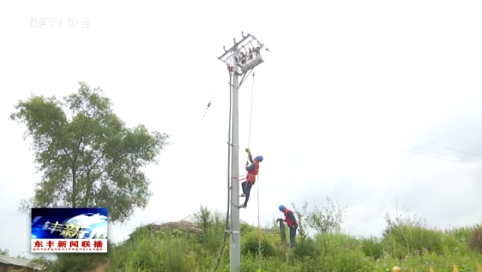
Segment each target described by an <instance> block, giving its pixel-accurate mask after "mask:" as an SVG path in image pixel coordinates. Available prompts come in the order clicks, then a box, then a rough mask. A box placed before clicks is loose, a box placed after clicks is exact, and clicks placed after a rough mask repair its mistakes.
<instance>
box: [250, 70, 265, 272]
mask: <svg viewBox="0 0 482 272" xmlns="http://www.w3.org/2000/svg"><path fill="white" fill-rule="evenodd" d="M254 76H255V71H254V70H253V83H252V87H251V110H250V114H249V134H248V149H249V148H250V145H251V123H252V119H253V96H254ZM247 156H248V159H247V161H249V153H248V155H247ZM256 179H257V180H258V186H257V188H256V190H257V194H258V261H259V263H258V264H259V269H261V262H260V261H261V257H262V255H261V221H260V218H259V174H258V175H257V178H256Z"/></svg>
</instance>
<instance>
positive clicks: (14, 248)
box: [0, 0, 482, 256]
mask: <svg viewBox="0 0 482 272" xmlns="http://www.w3.org/2000/svg"><path fill="white" fill-rule="evenodd" d="M7 3H8V4H7ZM296 3H297V4H293V2H287V1H262V2H260V1H243V2H232V1H184V2H175V1H162V2H159V1H157V2H155V1H140V2H136V3H134V2H132V1H131V2H127V1H115V2H114V1H109V0H106V1H101V2H98V1H96V2H94V1H82V2H71V1H69V3H67V2H65V1H42V2H38V1H17V2H2V3H1V4H0V33H1V35H2V39H1V40H2V42H1V43H0V60H1V61H0V88H1V89H2V91H1V92H0V122H1V123H0V124H1V126H2V128H3V129H2V131H4V132H3V133H2V135H1V137H2V140H1V141H0V150H1V151H2V156H1V157H0V165H2V171H0V199H2V201H1V202H2V204H0V218H2V219H1V220H2V224H1V225H0V233H2V239H1V242H0V248H6V249H9V250H10V253H11V255H13V256H17V255H19V254H23V255H28V254H27V253H28V252H29V251H30V239H29V237H30V233H29V232H30V223H29V220H30V218H29V215H26V214H22V213H20V212H18V211H17V208H18V206H19V201H20V200H21V199H24V198H28V197H31V196H32V195H33V188H34V184H35V182H38V181H39V178H40V173H37V172H36V169H35V164H34V160H33V153H32V151H31V150H30V143H31V142H30V140H28V139H27V140H24V139H23V137H22V136H23V133H24V131H25V126H23V125H21V124H17V123H15V122H13V121H9V120H8V118H9V115H10V113H12V112H13V110H14V108H13V107H14V104H15V103H17V102H18V101H19V100H20V99H27V98H28V97H29V96H30V95H31V94H36V95H44V96H56V97H58V98H61V97H64V96H66V95H69V94H71V93H73V92H76V91H77V88H78V82H79V81H84V82H86V83H88V84H89V85H90V86H91V87H92V88H95V87H99V88H101V89H102V90H103V91H104V93H105V95H106V96H107V97H109V98H110V99H111V100H112V103H113V108H114V111H115V113H116V114H117V115H118V116H120V118H121V119H122V120H123V121H125V122H126V124H127V125H128V126H129V127H134V126H136V125H139V124H144V125H146V126H147V128H148V129H149V130H151V131H153V130H158V131H161V132H165V133H169V134H171V135H172V137H171V141H172V142H173V143H174V145H172V146H169V147H168V148H166V149H165V150H164V151H162V152H161V155H160V157H159V161H160V163H159V164H158V165H153V166H150V167H148V168H147V169H146V170H145V171H146V173H147V175H148V177H149V179H150V180H151V182H152V184H151V187H150V188H151V190H152V192H153V194H154V195H153V196H152V198H151V199H150V201H149V204H148V206H147V207H146V208H145V209H143V210H136V212H135V216H133V217H132V218H131V219H130V220H129V221H128V222H126V223H125V224H123V225H114V226H112V227H111V230H110V233H109V236H110V238H111V239H112V240H113V241H114V242H119V241H122V240H124V239H125V238H126V237H127V236H128V235H129V234H130V233H131V232H132V231H133V230H134V229H135V228H136V227H138V226H140V225H142V224H147V223H152V222H160V223H162V222H169V221H177V220H181V219H183V218H185V217H186V216H188V215H190V214H192V213H194V212H197V211H198V210H199V206H200V205H204V206H207V207H209V208H211V209H214V210H219V211H224V210H225V209H226V205H227V203H226V201H227V188H226V182H227V159H228V153H227V152H228V146H227V144H226V141H227V140H228V122H229V85H228V82H229V74H228V71H227V69H226V65H225V64H224V63H223V62H221V61H220V60H218V59H217V57H219V56H220V55H221V54H223V53H224V51H223V46H226V48H230V47H231V46H232V45H233V38H236V39H237V40H238V41H239V40H240V39H241V31H244V33H251V34H252V35H254V36H255V37H256V38H257V39H259V40H260V41H261V42H262V43H263V44H265V46H266V47H267V48H269V50H270V52H268V51H262V56H263V59H264V62H263V63H262V64H260V65H259V66H257V67H256V69H255V75H256V76H255V77H254V80H253V77H252V76H250V77H249V78H247V80H246V81H245V82H244V83H243V85H242V86H241V88H240V90H239V105H240V107H239V139H240V147H241V151H243V150H244V148H246V147H248V139H250V140H249V141H250V142H249V145H250V148H251V150H252V152H253V155H258V154H259V155H263V156H264V161H263V162H262V163H261V166H260V172H259V180H258V181H257V183H256V185H255V186H254V187H253V190H252V197H251V200H250V202H249V204H248V209H246V210H242V211H241V220H244V221H246V222H249V223H252V224H258V220H257V218H258V207H259V217H260V221H261V223H262V224H263V225H266V224H268V223H269V222H270V221H271V220H272V219H273V218H278V217H281V216H282V214H281V213H280V212H279V211H278V206H279V205H281V204H284V205H285V206H287V207H289V208H292V205H291V203H295V205H296V206H300V207H301V206H302V204H303V203H304V202H305V201H309V202H310V203H313V201H315V202H316V203H317V204H318V205H325V204H326V198H327V197H328V198H330V199H332V200H334V201H338V202H340V203H342V204H344V205H346V206H348V211H347V214H346V216H345V220H344V223H343V230H344V231H345V232H346V233H349V234H351V235H356V236H369V235H373V236H380V235H381V233H382V231H383V230H384V228H385V227H386V223H385V220H384V215H385V212H387V211H390V212H394V211H395V209H396V208H397V207H398V208H399V209H400V208H402V207H403V208H406V209H408V210H409V211H410V212H411V213H413V214H416V215H418V216H419V217H421V218H424V219H425V220H426V221H427V224H428V225H429V226H431V227H438V228H449V227H455V226H466V225H472V224H476V223H480V222H482V211H481V209H480V194H481V192H482V142H481V140H480V139H482V122H481V121H482V91H481V90H482V81H481V80H480V76H481V73H482V64H481V63H482V51H481V50H480V48H482V36H481V35H480V33H481V30H482V17H481V16H480V14H481V13H482V3H481V2H480V1H403V2H394V1H373V0H368V1H297V2H296ZM42 18H53V19H51V20H55V22H57V24H54V25H53V27H52V28H51V27H49V23H47V24H46V25H45V26H43V27H42V28H39V27H38V24H35V22H37V23H38V22H39V21H40V20H41V19H42ZM74 19H76V20H77V25H76V27H75V28H74V27H73V26H74V24H73V22H74ZM61 20H62V21H61ZM251 93H253V100H251ZM210 101H211V107H209V109H208V111H207V113H206V115H205V117H204V119H203V115H204V113H205V112H206V107H207V104H208V103H209V102H210ZM251 101H252V112H250V110H251ZM250 115H251V116H252V119H251V130H250ZM245 156H246V154H245V153H244V152H241V156H240V171H241V172H244V171H243V166H244V162H245V159H246V157H245ZM258 190H259V191H258ZM258 192H259V203H258Z"/></svg>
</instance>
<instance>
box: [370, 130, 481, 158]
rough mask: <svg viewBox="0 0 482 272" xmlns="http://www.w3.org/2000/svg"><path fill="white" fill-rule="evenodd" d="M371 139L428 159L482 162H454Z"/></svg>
mask: <svg viewBox="0 0 482 272" xmlns="http://www.w3.org/2000/svg"><path fill="white" fill-rule="evenodd" d="M368 137H369V136H368ZM369 138H370V139H372V140H374V141H377V142H380V143H384V144H386V145H391V146H393V147H396V148H400V149H402V150H405V151H408V152H410V153H414V154H417V155H422V156H426V157H430V158H435V159H439V160H446V161H456V162H480V161H469V160H463V159H460V160H453V159H447V158H440V157H435V156H430V155H426V154H422V153H418V152H414V151H411V150H408V149H406V148H403V147H399V146H396V145H392V144H389V143H387V142H384V141H380V140H377V139H375V138H372V137H369Z"/></svg>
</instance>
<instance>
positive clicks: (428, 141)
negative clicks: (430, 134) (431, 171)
mask: <svg viewBox="0 0 482 272" xmlns="http://www.w3.org/2000/svg"><path fill="white" fill-rule="evenodd" d="M385 122H386V123H388V124H390V125H392V126H394V127H396V128H398V129H400V130H403V131H405V132H407V133H409V134H412V135H413V136H415V137H418V138H420V139H422V140H425V141H427V142H430V143H432V144H435V145H438V146H441V147H443V148H447V149H450V150H453V151H456V152H460V153H465V154H469V155H475V156H482V154H476V153H470V152H465V151H461V150H457V149H453V148H450V147H448V146H444V145H441V144H438V143H436V142H433V141H430V140H428V139H425V138H423V137H421V136H418V135H416V134H414V133H412V132H410V131H407V130H406V129H403V128H401V127H399V126H397V125H395V124H393V123H391V122H389V121H385Z"/></svg>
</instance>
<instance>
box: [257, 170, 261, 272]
mask: <svg viewBox="0 0 482 272" xmlns="http://www.w3.org/2000/svg"><path fill="white" fill-rule="evenodd" d="M257 180H258V186H257V191H258V261H259V262H258V264H259V270H260V271H261V258H262V255H261V221H260V219H259V184H260V182H259V174H258V177H257Z"/></svg>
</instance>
